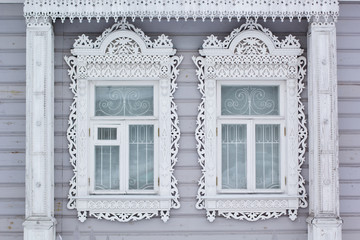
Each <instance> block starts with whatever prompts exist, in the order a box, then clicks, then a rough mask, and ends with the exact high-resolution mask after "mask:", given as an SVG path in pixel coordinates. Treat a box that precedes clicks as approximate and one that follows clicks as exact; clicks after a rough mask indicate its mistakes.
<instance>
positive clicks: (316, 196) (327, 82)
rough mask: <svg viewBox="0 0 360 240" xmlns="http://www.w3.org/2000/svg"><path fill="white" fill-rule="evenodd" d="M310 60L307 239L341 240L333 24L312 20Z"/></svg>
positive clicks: (309, 40)
mask: <svg viewBox="0 0 360 240" xmlns="http://www.w3.org/2000/svg"><path fill="white" fill-rule="evenodd" d="M308 59H309V75H308V86H309V134H310V136H309V139H310V141H309V171H310V185H309V190H310V196H311V198H310V209H309V210H310V217H309V218H308V220H307V221H308V224H309V225H308V228H309V235H308V239H309V240H325V239H326V240H341V225H342V221H341V218H340V214H339V172H338V168H339V162H338V152H339V136H338V110H337V105H338V99H337V70H336V69H337V62H336V27H335V24H334V23H311V24H310V26H309V31H308Z"/></svg>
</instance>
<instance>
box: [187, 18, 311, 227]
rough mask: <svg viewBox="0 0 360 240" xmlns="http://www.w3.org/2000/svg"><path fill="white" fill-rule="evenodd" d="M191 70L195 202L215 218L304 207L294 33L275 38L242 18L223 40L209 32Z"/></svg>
mask: <svg viewBox="0 0 360 240" xmlns="http://www.w3.org/2000/svg"><path fill="white" fill-rule="evenodd" d="M200 54H201V56H199V57H194V58H193V60H194V62H195V64H196V66H197V67H198V70H197V75H198V78H199V81H200V83H199V89H200V92H201V94H202V95H203V97H202V102H201V103H200V106H199V114H198V119H197V120H198V121H197V123H198V126H197V129H196V139H197V142H198V145H197V149H198V154H199V163H200V165H201V167H202V173H203V176H202V177H201V179H200V182H199V185H200V186H199V190H198V196H197V199H198V201H197V204H196V207H197V208H198V209H205V210H206V215H207V218H208V220H209V221H211V222H212V221H214V220H215V217H216V216H217V215H218V216H223V217H225V218H234V219H239V220H248V221H257V220H260V219H261V220H263V219H269V218H277V217H279V216H281V215H285V214H287V215H288V216H289V218H290V219H291V220H295V219H296V217H297V209H298V208H299V207H302V208H304V207H306V206H307V201H306V191H305V181H304V178H303V177H302V175H301V166H302V164H303V162H304V154H305V141H306V139H307V129H306V126H305V114H304V105H303V104H302V102H301V98H300V94H301V92H302V90H303V88H304V84H303V80H304V73H305V58H304V57H302V56H300V55H301V54H302V50H301V49H300V44H299V42H298V40H296V39H295V38H294V37H293V36H291V35H290V36H288V37H286V38H285V39H284V40H283V41H279V40H278V39H277V37H275V36H274V35H273V34H272V33H271V32H270V31H269V30H268V29H265V28H263V27H262V26H261V25H260V24H257V23H255V22H254V21H253V20H252V19H249V20H248V21H247V22H246V23H245V24H243V25H242V26H241V27H240V28H238V29H235V30H234V31H233V32H232V33H231V34H230V35H229V36H228V37H226V38H225V39H224V40H223V41H221V40H219V39H218V38H217V37H216V36H213V35H211V36H210V37H208V38H207V39H206V40H205V41H204V44H203V49H202V50H200Z"/></svg>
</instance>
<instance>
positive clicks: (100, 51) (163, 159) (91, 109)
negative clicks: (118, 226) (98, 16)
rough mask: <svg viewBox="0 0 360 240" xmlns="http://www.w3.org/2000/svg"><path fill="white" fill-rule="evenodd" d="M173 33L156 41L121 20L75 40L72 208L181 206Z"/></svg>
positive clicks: (101, 215) (128, 217)
mask: <svg viewBox="0 0 360 240" xmlns="http://www.w3.org/2000/svg"><path fill="white" fill-rule="evenodd" d="M172 46H173V45H172V43H171V40H170V39H168V37H167V36H165V35H161V36H159V37H158V39H155V40H154V41H151V40H150V38H149V37H147V36H146V35H145V34H144V33H143V32H142V31H141V30H140V29H138V28H136V27H135V26H133V25H131V24H129V23H127V22H125V21H121V22H119V23H116V24H115V25H114V26H112V27H111V28H109V29H106V30H105V31H104V33H103V34H102V35H101V36H100V37H98V38H97V40H96V41H93V40H91V39H89V37H88V36H85V35H82V36H80V37H79V39H77V40H76V41H75V44H74V49H73V50H72V54H73V56H71V57H66V58H65V60H66V62H67V63H68V65H69V66H70V70H69V75H70V79H71V81H72V84H71V90H72V91H73V93H74V102H73V104H72V106H71V109H70V110H71V111H70V116H69V128H68V131H67V135H68V141H69V152H70V157H71V159H70V162H71V164H72V165H73V167H74V176H73V178H72V179H71V182H70V191H69V202H68V208H70V209H76V210H77V211H78V218H79V220H80V221H82V222H83V221H85V220H86V218H87V216H88V215H89V216H93V217H96V218H98V219H106V220H111V221H114V220H116V221H119V222H128V221H132V220H133V221H137V220H141V219H149V218H151V217H154V216H160V217H161V219H162V220H163V221H164V222H166V221H167V220H168V218H169V212H170V209H171V208H179V207H180V204H179V194H178V189H177V186H176V183H177V182H176V179H175V177H174V175H173V171H174V166H175V163H176V160H177V152H178V141H179V137H180V131H179V127H178V116H177V113H176V104H175V103H174V101H173V94H174V92H175V89H176V87H177V86H176V82H175V80H176V78H177V75H178V74H179V71H178V70H177V67H178V65H179V64H180V62H181V60H182V58H181V57H177V56H174V54H175V52H176V51H175V49H173V48H172Z"/></svg>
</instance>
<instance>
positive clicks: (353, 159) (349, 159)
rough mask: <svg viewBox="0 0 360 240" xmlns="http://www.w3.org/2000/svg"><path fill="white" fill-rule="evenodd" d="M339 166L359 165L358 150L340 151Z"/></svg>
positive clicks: (359, 156) (359, 154)
mask: <svg viewBox="0 0 360 240" xmlns="http://www.w3.org/2000/svg"><path fill="white" fill-rule="evenodd" d="M339 161H340V164H347V165H357V164H360V148H357V149H356V148H354V149H341V148H340V151H339Z"/></svg>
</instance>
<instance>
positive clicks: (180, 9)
mask: <svg viewBox="0 0 360 240" xmlns="http://www.w3.org/2000/svg"><path fill="white" fill-rule="evenodd" d="M144 6H146V8H144ZM24 15H25V17H26V19H27V21H28V22H31V20H32V19H34V20H38V19H40V18H44V17H47V18H51V19H52V20H53V21H55V20H56V19H57V18H59V19H61V21H62V22H64V21H65V19H67V18H68V19H69V20H70V22H73V21H74V19H75V18H78V19H79V21H80V22H82V21H83V20H84V19H85V20H88V21H89V22H90V21H91V19H96V21H97V22H99V21H100V19H102V18H104V19H105V21H106V22H108V21H109V19H110V18H113V19H114V20H115V21H117V20H118V18H120V17H123V16H125V17H130V18H132V19H133V20H135V18H137V17H138V18H140V19H141V20H144V18H148V19H149V20H150V21H152V20H153V19H158V20H159V21H160V20H161V19H163V18H164V19H166V20H167V21H170V19H172V18H175V19H176V20H177V21H178V20H179V19H180V18H183V19H185V20H188V19H194V20H196V19H198V18H200V19H202V20H203V21H205V19H210V20H211V21H214V19H215V18H218V19H220V21H222V20H223V19H224V18H225V19H228V20H229V21H231V20H232V19H233V18H235V19H237V20H238V21H240V19H241V18H249V17H250V16H252V17H255V18H256V19H257V18H263V19H264V20H266V19H268V18H270V19H272V20H273V21H275V19H280V20H281V21H284V19H285V18H289V19H290V21H292V20H293V19H294V18H295V19H296V18H297V19H298V20H299V21H301V19H302V18H306V19H307V20H308V21H309V20H310V19H312V18H315V19H316V20H319V18H320V17H322V18H324V19H326V20H328V19H331V18H333V19H335V20H336V18H337V16H338V15H339V3H338V1H337V0H335V1H327V2H324V1H315V0H303V1H301V2H299V1H270V0H265V1H253V0H251V1H249V0H238V1H234V0H224V1H198V0H159V1H151V0H144V1H142V4H139V2H138V1H133V0H123V1H120V0H119V1H118V0H112V1H109V0H97V1H89V0H87V1H85V0H72V1H59V0H42V1H38V0H27V1H25V7H24Z"/></svg>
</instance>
